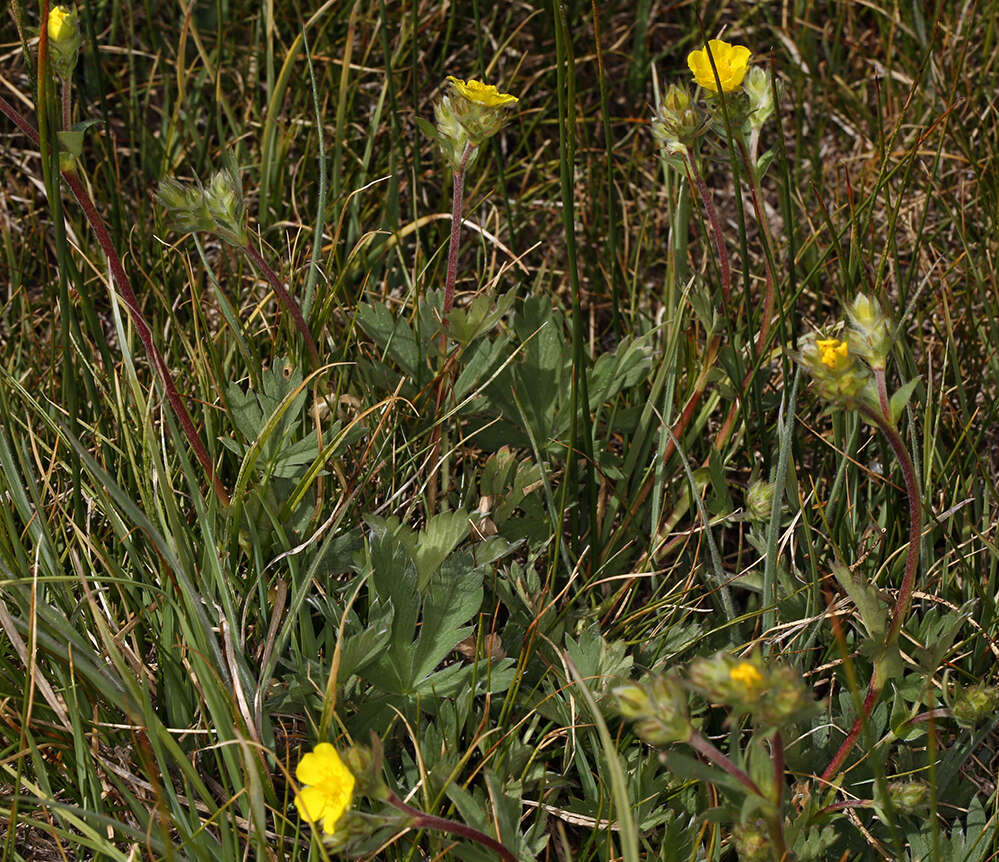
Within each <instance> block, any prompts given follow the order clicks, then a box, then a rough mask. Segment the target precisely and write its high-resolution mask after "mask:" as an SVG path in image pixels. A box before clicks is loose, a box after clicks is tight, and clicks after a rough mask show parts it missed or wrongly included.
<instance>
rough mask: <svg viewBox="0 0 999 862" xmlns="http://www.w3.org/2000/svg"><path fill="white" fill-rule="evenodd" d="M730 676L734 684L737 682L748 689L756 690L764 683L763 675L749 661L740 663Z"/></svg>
mask: <svg viewBox="0 0 999 862" xmlns="http://www.w3.org/2000/svg"><path fill="white" fill-rule="evenodd" d="M728 675H729V678H730V679H731V680H732V682H737V683H739V685H741V686H743V687H745V688H747V689H754V688H756V687H757V686H758V685H759V684H760V683H761V682H763V674H761V673H760V672H759V671H758V670H757V669H756V668H755V667H754V666H753V665H752V664H750V663H749V662H748V661H743V662H739V664H737V665H735V666H734V667H732V668H731V670H729V672H728Z"/></svg>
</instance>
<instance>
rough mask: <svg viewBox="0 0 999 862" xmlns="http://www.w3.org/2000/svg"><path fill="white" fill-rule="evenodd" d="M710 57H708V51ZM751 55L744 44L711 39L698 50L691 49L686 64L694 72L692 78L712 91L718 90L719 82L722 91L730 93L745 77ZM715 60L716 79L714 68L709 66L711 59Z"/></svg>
mask: <svg viewBox="0 0 999 862" xmlns="http://www.w3.org/2000/svg"><path fill="white" fill-rule="evenodd" d="M709 50H710V51H711V58H710V59H709V58H708V51H709ZM751 56H752V54H751V52H750V50H749V48H747V47H746V46H745V45H732V44H730V43H728V42H724V41H722V40H721V39H711V40H710V41H709V42H708V44H707V47H705V48H703V49H701V50H699V51H691V52H690V53H689V54H688V55H687V66H688V67H689V68H690V71H691V72H693V73H694V79H695V80H696V81H697V83H698V84H700V85H701V86H702V87H704V89H705V90H710V91H711V92H712V93H717V92H718V84H719V83H721V88H722V92H725V93H731V92H732V91H733V90H735V89H736V88H737V87H738V86H739V85H740V84H741V83H742V79H743V78H745V77H746V70H747V69H748V68H749V58H750V57H751ZM712 59H713V60H714V61H715V69H717V70H718V80H717V81H716V80H715V70H714V69H712V68H711V60H712Z"/></svg>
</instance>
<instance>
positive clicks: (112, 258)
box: [0, 96, 229, 506]
mask: <svg viewBox="0 0 999 862" xmlns="http://www.w3.org/2000/svg"><path fill="white" fill-rule="evenodd" d="M0 111H2V112H3V113H4V114H6V115H7V116H8V117H9V118H10V119H11V120H12V121H13V123H14V125H16V126H17V127H18V128H19V129H20V130H21V131H22V132H23V133H24V134H25V135H26V136H27V137H28V139H29V140H31V142H32V143H34V144H35V145H37V144H38V143H39V139H38V132H37V131H35V129H34V128H33V127H32V125H31V123H29V122H28V121H27V120H26V119H25V118H24V117H23V116H21V113H20V112H19V111H18V110H17V109H16V108H14V107H13V105H11V104H10V103H9V102H8V101H7V100H6V99H4V98H3V97H2V96H0ZM62 177H63V179H64V180H65V181H66V184H67V185H68V186H69V188H70V190H71V191H72V192H73V195H74V196H75V197H76V200H77V202H78V203H79V204H80V207H81V208H82V209H83V214H84V215H85V216H86V218H87V221H88V222H90V226H91V227H92V228H93V230H94V234H95V235H96V237H97V242H98V244H99V245H100V247H101V250H102V251H103V252H104V256H105V257H106V258H107V260H108V267H109V268H110V270H111V276H112V278H113V279H114V282H115V284H116V285H117V286H118V293H119V295H120V296H121V298H122V299H123V300H124V301H125V307H126V308H127V309H128V313H129V316H130V317H131V318H132V323H133V324H134V325H135V329H136V332H137V333H138V335H139V340H140V341H141V342H142V346H143V347H144V348H145V351H146V354H147V355H148V356H149V359H150V361H151V362H152V364H153V367H154V368H155V369H156V371H157V373H158V374H159V376H160V380H161V381H162V383H163V389H164V391H165V392H166V397H167V401H168V402H169V404H170V407H171V408H172V409H173V412H174V414H175V415H176V416H177V419H178V420H180V425H181V428H182V429H183V431H184V434H185V435H186V437H187V439H188V442H189V443H190V444H191V448H192V449H193V450H194V454H195V457H197V459H198V462H199V463H200V464H201V467H202V469H203V470H204V471H205V474H206V475H207V476H208V477H209V479H210V480H211V482H212V486H213V488H214V490H215V494H216V496H217V497H218V498H219V502H221V503H222V505H223V506H228V505H229V495H228V494H227V493H226V490H225V486H223V484H222V480H221V479H220V478H219V477H218V474H217V473H216V472H215V468H214V466H213V465H212V461H211V459H210V458H209V457H208V451H207V450H206V449H205V444H204V443H202V442H201V438H200V437H198V432H197V431H196V430H195V428H194V423H193V422H192V421H191V417H190V415H189V414H188V412H187V408H186V407H185V406H184V402H183V400H182V399H181V397H180V393H179V392H178V391H177V385H176V384H175V383H174V380H173V375H171V374H170V369H169V368H168V367H167V364H166V362H165V361H164V359H163V356H162V354H161V353H160V351H159V349H158V348H157V347H156V344H155V343H154V342H153V334H152V331H151V330H150V329H149V325H148V324H147V323H146V320H145V318H144V317H143V316H142V311H141V310H140V309H139V300H138V298H137V297H136V295H135V291H133V290H132V284H131V282H130V281H129V278H128V275H127V274H126V272H125V267H124V266H122V262H121V258H120V257H119V256H118V252H117V250H116V249H115V247H114V243H113V242H112V240H111V235H110V234H109V233H108V230H107V228H106V227H105V226H104V221H103V219H101V217H100V214H99V213H98V212H97V208H96V207H95V206H94V202H93V201H92V200H91V199H90V195H88V194H87V190H86V189H85V188H84V186H83V183H82V182H81V181H80V178H79V176H77V174H76V172H75V171H72V170H70V171H63V172H62Z"/></svg>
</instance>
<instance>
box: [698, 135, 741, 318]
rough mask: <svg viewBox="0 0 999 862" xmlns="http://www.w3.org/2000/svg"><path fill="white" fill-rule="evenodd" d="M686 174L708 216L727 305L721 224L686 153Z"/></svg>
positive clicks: (727, 269) (728, 276) (729, 282)
mask: <svg viewBox="0 0 999 862" xmlns="http://www.w3.org/2000/svg"><path fill="white" fill-rule="evenodd" d="M687 174H688V177H689V179H690V182H691V183H692V184H693V185H694V186H696V187H697V196H698V197H699V198H700V199H701V203H702V204H703V205H704V212H705V213H706V214H707V216H708V222H709V223H710V224H711V238H712V240H713V243H714V247H715V254H717V255H718V268H719V269H720V270H721V290H722V296H723V297H724V299H725V304H726V305H728V302H729V295H730V294H731V292H732V270H731V267H730V266H729V262H728V252H727V251H726V249H725V237H724V236H723V235H722V230H721V222H719V221H718V213H716V212H715V205H714V204H713V203H712V202H711V194H710V192H708V187H707V185H705V183H704V178H703V177H702V176H701V172H700V171H698V170H697V163H696V162H695V161H694V157H693V156H692V155H691V154H690V153H689V152H688V153H687Z"/></svg>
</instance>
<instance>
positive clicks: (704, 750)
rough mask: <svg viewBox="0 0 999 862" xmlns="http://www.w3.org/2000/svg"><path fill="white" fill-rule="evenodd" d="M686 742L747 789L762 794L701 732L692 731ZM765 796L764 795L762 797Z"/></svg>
mask: <svg viewBox="0 0 999 862" xmlns="http://www.w3.org/2000/svg"><path fill="white" fill-rule="evenodd" d="M687 742H688V744H689V745H690V747H691V748H693V749H694V750H695V751H699V752H700V753H701V754H703V755H704V756H705V757H706V758H707V759H708V760H710V761H712V762H713V763H715V764H716V765H717V766H720V767H721V768H722V769H724V770H725V771H726V772H727V773H728V774H729V775H731V776H732V777H733V778H734V779H736V781H738V782H739V783H740V784H742V785H743V786H744V787H745V788H746V789H747V790H749V791H750V792H752V793H755V794H756V795H757V796H763V792H762V791H761V790H760V788H759V787H758V786H757V784H756V782H755V781H753V779H752V778H750V777H749V776H748V775H747V774H746V773H745V772H743V771H742V770H741V769H739V767H738V766H736V765H735V764H734V763H733V762H732V761H731V760H729V759H728V758H727V757H726V756H725V755H724V754H722V753H721V752H720V751H719V750H718V749H717V748H715V747H714V746H713V745H712V744H711V743H710V742H708V740H706V739H705V738H704V737H703V736H701V734H699V733H698V732H697V731H696V730H695V731H693V732H692V734H691V737H690V739H689V740H687ZM764 798H766V797H764Z"/></svg>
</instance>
